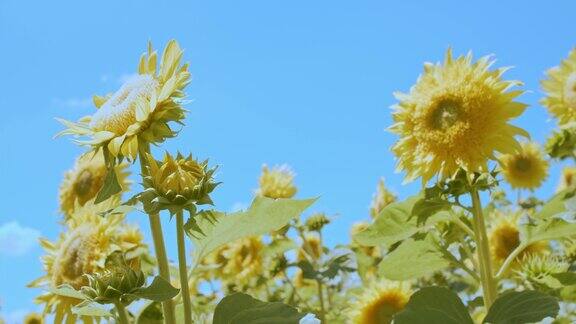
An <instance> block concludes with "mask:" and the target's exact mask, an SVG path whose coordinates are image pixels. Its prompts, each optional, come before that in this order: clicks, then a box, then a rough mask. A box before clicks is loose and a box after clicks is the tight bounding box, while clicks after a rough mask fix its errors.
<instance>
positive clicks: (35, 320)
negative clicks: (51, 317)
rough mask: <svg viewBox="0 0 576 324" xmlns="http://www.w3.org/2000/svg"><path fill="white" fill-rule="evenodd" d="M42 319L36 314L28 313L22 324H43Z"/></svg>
mask: <svg viewBox="0 0 576 324" xmlns="http://www.w3.org/2000/svg"><path fill="white" fill-rule="evenodd" d="M43 323H44V317H42V315H40V314H38V313H30V314H28V315H26V317H24V324H43Z"/></svg>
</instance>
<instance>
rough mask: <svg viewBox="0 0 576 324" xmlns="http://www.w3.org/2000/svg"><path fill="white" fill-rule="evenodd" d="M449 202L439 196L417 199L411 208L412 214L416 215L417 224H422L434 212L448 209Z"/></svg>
mask: <svg viewBox="0 0 576 324" xmlns="http://www.w3.org/2000/svg"><path fill="white" fill-rule="evenodd" d="M450 207H451V204H450V203H449V202H448V201H446V200H444V199H442V198H440V197H437V198H432V199H426V198H422V199H420V200H418V201H417V202H416V203H415V204H414V207H413V208H412V216H416V218H417V223H418V225H420V224H424V223H425V222H426V220H427V219H428V218H429V217H431V216H433V215H434V214H436V213H438V212H440V211H443V210H448V209H450Z"/></svg>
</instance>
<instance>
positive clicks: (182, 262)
mask: <svg viewBox="0 0 576 324" xmlns="http://www.w3.org/2000/svg"><path fill="white" fill-rule="evenodd" d="M176 237H177V241H178V270H179V272H180V295H181V296H182V302H183V304H184V323H186V324H192V306H191V301H190V289H189V288H188V269H187V268H186V244H185V241H184V216H183V212H182V211H179V212H178V213H177V214H176Z"/></svg>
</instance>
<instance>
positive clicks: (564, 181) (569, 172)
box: [556, 166, 576, 192]
mask: <svg viewBox="0 0 576 324" xmlns="http://www.w3.org/2000/svg"><path fill="white" fill-rule="evenodd" d="M574 185H576V167H570V166H567V167H564V169H562V175H561V176H560V182H559V183H558V188H557V189H556V191H558V192H560V191H562V190H564V189H567V188H573V187H574Z"/></svg>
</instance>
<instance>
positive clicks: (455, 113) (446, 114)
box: [430, 100, 460, 130]
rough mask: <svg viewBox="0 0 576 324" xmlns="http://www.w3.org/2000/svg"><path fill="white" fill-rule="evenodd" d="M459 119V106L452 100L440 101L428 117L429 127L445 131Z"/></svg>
mask: <svg viewBox="0 0 576 324" xmlns="http://www.w3.org/2000/svg"><path fill="white" fill-rule="evenodd" d="M459 119H460V104H459V103H458V102H456V101H454V100H442V101H440V102H439V103H438V105H437V106H436V108H435V109H434V110H433V112H432V114H431V116H430V126H432V128H434V129H437V130H447V129H448V128H450V127H451V126H452V125H454V124H455V123H456V122H457V121H458V120H459Z"/></svg>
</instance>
